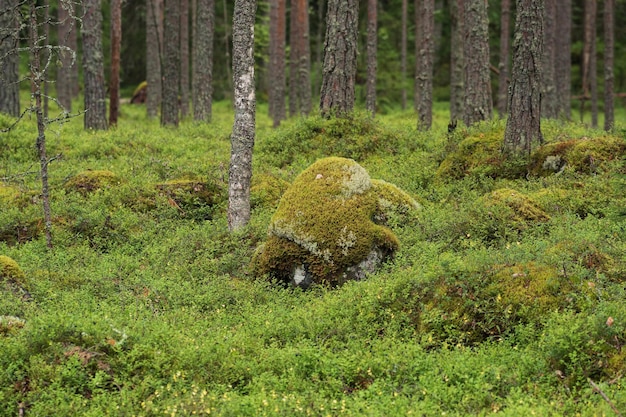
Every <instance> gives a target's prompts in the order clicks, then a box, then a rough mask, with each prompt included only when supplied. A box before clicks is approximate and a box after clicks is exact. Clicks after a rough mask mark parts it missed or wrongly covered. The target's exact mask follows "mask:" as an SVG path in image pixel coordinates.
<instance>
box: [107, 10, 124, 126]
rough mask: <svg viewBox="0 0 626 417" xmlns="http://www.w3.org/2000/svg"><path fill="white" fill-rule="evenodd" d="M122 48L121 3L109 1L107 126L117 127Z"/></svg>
mask: <svg viewBox="0 0 626 417" xmlns="http://www.w3.org/2000/svg"><path fill="white" fill-rule="evenodd" d="M121 47H122V1H121V0H111V79H110V80H109V94H110V96H109V97H110V98H109V125H111V126H115V125H117V117H118V114H119V107H120V51H121Z"/></svg>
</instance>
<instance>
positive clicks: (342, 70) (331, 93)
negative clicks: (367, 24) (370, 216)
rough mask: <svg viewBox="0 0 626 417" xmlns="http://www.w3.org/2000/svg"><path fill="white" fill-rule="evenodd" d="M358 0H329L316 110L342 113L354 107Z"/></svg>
mask: <svg viewBox="0 0 626 417" xmlns="http://www.w3.org/2000/svg"><path fill="white" fill-rule="evenodd" d="M358 17H359V2H358V1H357V0H329V1H328V10H327V13H326V39H325V41H324V49H325V51H326V54H325V55H324V67H323V69H322V89H321V97H320V110H321V113H322V115H324V116H325V117H328V116H330V115H331V113H333V112H334V113H335V114H336V115H345V114H346V113H349V112H351V111H352V109H353V108H354V100H355V93H354V86H355V82H356V56H357V36H358Z"/></svg>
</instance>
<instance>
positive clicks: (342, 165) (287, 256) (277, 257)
mask: <svg viewBox="0 0 626 417" xmlns="http://www.w3.org/2000/svg"><path fill="white" fill-rule="evenodd" d="M418 208H419V205H418V204H417V203H416V202H415V200H413V199H412V198H411V197H410V196H409V195H407V194H406V193H405V192H403V191H401V190H400V189H399V188H397V187H395V186H394V185H392V184H389V183H387V182H384V181H380V180H378V181H377V180H372V179H370V176H369V174H368V173H367V171H366V170H365V169H364V168H363V167H361V166H360V165H359V164H357V163H356V162H355V161H354V160H351V159H346V158H337V157H330V158H324V159H321V160H318V161H317V162H315V163H314V164H313V165H311V166H310V167H309V168H307V169H306V170H305V171H303V172H302V173H301V174H300V175H299V176H298V177H297V178H296V180H295V181H294V183H293V184H292V185H291V187H289V189H288V190H287V191H286V192H285V194H284V195H283V197H282V199H281V200H280V204H279V206H278V209H277V210H276V213H275V214H274V216H273V217H272V220H271V222H270V225H269V230H268V239H267V241H266V242H265V243H264V244H263V245H261V246H260V247H259V248H258V249H257V251H256V253H255V255H254V257H253V260H252V269H253V271H254V272H255V274H257V275H269V276H270V277H272V278H274V279H277V280H279V281H282V282H285V283H292V284H294V285H298V286H301V287H304V288H306V287H308V286H310V285H311V284H330V285H332V286H334V285H340V284H342V283H344V282H345V281H347V280H359V279H363V278H364V277H365V276H366V275H367V273H371V272H373V271H375V270H376V268H377V267H378V266H379V265H380V263H381V262H383V261H384V260H385V259H388V258H389V257H390V256H392V255H393V253H394V252H395V251H396V250H397V249H398V246H399V242H398V239H397V237H396V236H395V235H394V233H393V232H392V231H391V230H390V229H389V228H387V227H385V222H386V220H387V219H388V218H389V217H390V216H405V215H408V214H410V213H413V212H415V210H416V209H418Z"/></svg>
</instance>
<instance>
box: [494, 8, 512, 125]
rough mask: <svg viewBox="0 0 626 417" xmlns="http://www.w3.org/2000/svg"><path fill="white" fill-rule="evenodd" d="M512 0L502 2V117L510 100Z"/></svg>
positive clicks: (500, 107)
mask: <svg viewBox="0 0 626 417" xmlns="http://www.w3.org/2000/svg"><path fill="white" fill-rule="evenodd" d="M510 27H511V0H502V1H501V2H500V60H499V62H498V70H499V74H498V102H497V105H496V107H497V109H498V114H499V115H500V117H504V115H506V111H507V108H506V105H507V102H508V100H509V54H510V52H511V48H510V45H511V29H510Z"/></svg>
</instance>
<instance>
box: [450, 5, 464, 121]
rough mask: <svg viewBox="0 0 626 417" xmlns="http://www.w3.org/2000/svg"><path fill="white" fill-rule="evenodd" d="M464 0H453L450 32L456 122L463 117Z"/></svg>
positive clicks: (452, 103)
mask: <svg viewBox="0 0 626 417" xmlns="http://www.w3.org/2000/svg"><path fill="white" fill-rule="evenodd" d="M463 4H464V3H463V0H451V1H450V8H451V15H452V28H451V31H452V32H451V34H450V120H451V121H452V122H456V121H457V120H460V119H462V118H463V103H464V101H465V98H464V97H465V84H464V82H463V78H464V76H465V73H464V69H463V68H464V64H463V61H464V60H463V37H464V24H463V16H464V11H465V10H464V6H463Z"/></svg>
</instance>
